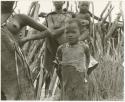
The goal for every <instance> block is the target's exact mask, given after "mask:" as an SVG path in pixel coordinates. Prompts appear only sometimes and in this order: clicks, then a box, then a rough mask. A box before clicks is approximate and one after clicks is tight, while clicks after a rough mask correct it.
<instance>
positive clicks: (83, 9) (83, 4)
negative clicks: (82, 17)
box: [78, 1, 90, 13]
mask: <svg viewBox="0 0 125 102" xmlns="http://www.w3.org/2000/svg"><path fill="white" fill-rule="evenodd" d="M89 5H90V2H89V1H79V5H78V8H79V10H80V12H83V13H86V12H87V11H88V10H89Z"/></svg>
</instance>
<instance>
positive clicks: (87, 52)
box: [85, 45, 90, 69]
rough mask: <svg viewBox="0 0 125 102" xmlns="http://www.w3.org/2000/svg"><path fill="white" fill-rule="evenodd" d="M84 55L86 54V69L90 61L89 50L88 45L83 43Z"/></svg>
mask: <svg viewBox="0 0 125 102" xmlns="http://www.w3.org/2000/svg"><path fill="white" fill-rule="evenodd" d="M85 56H86V68H87V69H88V66H89V62H90V52H89V47H88V46H87V45H85Z"/></svg>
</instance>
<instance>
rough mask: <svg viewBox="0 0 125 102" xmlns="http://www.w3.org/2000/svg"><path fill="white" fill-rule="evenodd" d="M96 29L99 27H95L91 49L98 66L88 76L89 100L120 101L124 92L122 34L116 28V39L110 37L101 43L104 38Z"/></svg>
mask: <svg viewBox="0 0 125 102" xmlns="http://www.w3.org/2000/svg"><path fill="white" fill-rule="evenodd" d="M98 27H100V26H96V31H95V36H96V39H94V40H95V41H94V42H95V43H94V44H93V45H94V46H93V47H94V49H95V50H96V51H94V57H95V59H96V60H98V62H99V65H98V66H97V68H96V69H95V70H94V71H93V72H92V74H91V75H90V76H89V78H90V84H89V85H90V86H89V93H90V98H91V100H122V99H123V91H124V67H123V65H122V63H123V53H124V51H123V39H122V38H123V32H122V31H121V29H119V28H116V30H118V32H117V35H118V37H117V38H116V39H115V38H113V37H112V36H111V37H110V38H109V39H108V40H107V41H105V42H103V41H104V40H105V37H103V38H102V37H101V35H102V33H103V32H101V33H100V32H99V30H98V29H99V28H98ZM101 29H102V28H101ZM116 42H117V43H116ZM103 43H104V46H103Z"/></svg>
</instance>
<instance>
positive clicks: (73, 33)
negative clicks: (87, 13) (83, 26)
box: [65, 22, 89, 83]
mask: <svg viewBox="0 0 125 102" xmlns="http://www.w3.org/2000/svg"><path fill="white" fill-rule="evenodd" d="M65 32H66V38H67V40H68V43H69V44H70V45H71V46H73V45H75V44H77V43H78V41H79V36H80V33H81V32H80V28H79V26H78V25H77V23H75V22H72V23H70V24H66V30H65ZM85 55H86V69H85V71H84V72H83V73H81V76H82V77H83V75H85V80H84V81H85V83H86V82H87V79H86V78H87V68H88V64H89V63H88V62H89V51H86V50H85Z"/></svg>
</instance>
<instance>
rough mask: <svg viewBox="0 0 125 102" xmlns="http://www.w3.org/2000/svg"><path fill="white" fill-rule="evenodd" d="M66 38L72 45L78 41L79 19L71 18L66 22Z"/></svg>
mask: <svg viewBox="0 0 125 102" xmlns="http://www.w3.org/2000/svg"><path fill="white" fill-rule="evenodd" d="M65 33H66V38H67V40H68V42H69V43H70V44H71V45H72V44H75V43H77V42H78V38H79V36H80V34H81V23H80V21H79V19H76V18H73V19H70V20H68V21H67V22H66V28H65Z"/></svg>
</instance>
